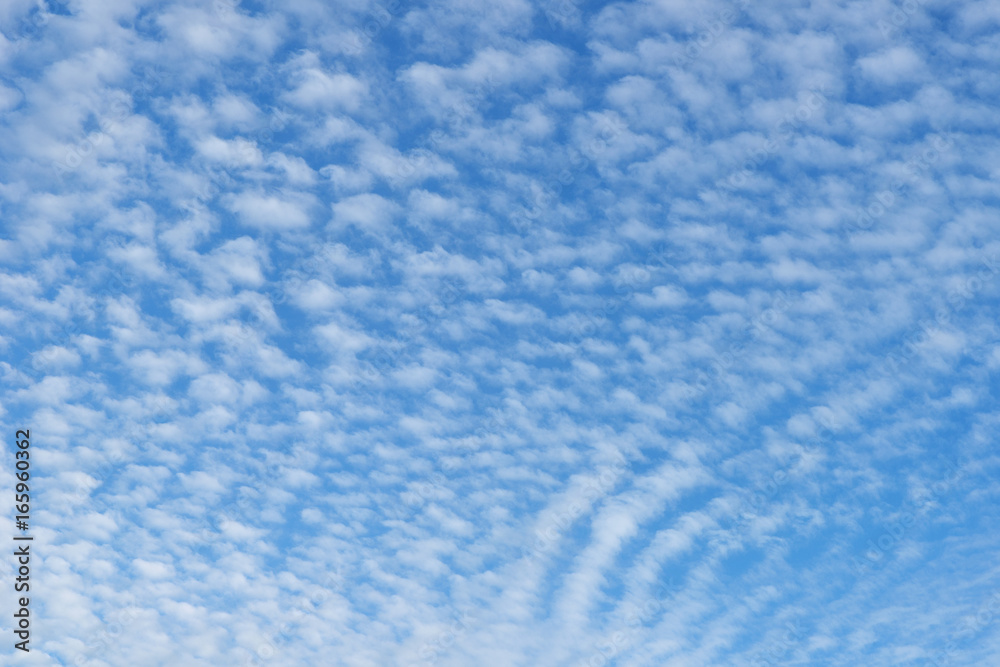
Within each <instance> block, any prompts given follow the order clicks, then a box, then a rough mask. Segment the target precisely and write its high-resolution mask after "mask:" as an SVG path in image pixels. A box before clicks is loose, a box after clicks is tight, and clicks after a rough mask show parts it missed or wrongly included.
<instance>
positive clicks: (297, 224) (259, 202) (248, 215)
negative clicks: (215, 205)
mask: <svg viewBox="0 0 1000 667" xmlns="http://www.w3.org/2000/svg"><path fill="white" fill-rule="evenodd" d="M226 203H227V206H228V208H229V210H230V211H232V212H233V213H234V214H236V216H237V218H238V219H239V221H240V222H242V223H243V224H244V225H247V226H249V227H254V228H256V229H260V230H279V231H280V230H294V229H303V228H306V227H308V226H309V225H310V219H309V208H310V206H309V201H308V200H307V199H306V198H304V197H301V196H296V195H294V194H281V195H270V194H262V193H259V192H250V191H245V192H243V193H241V194H239V195H234V196H231V197H228V198H227V202H226Z"/></svg>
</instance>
